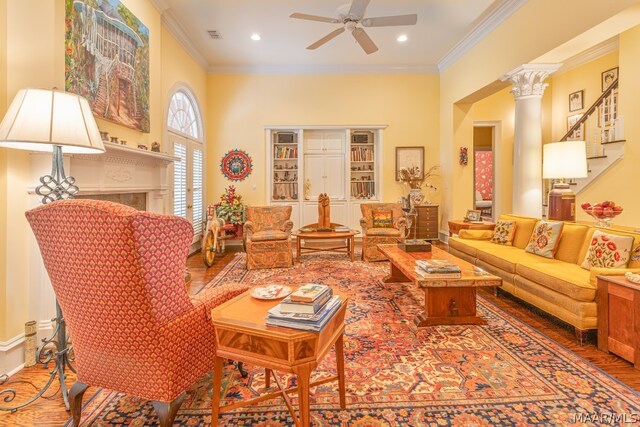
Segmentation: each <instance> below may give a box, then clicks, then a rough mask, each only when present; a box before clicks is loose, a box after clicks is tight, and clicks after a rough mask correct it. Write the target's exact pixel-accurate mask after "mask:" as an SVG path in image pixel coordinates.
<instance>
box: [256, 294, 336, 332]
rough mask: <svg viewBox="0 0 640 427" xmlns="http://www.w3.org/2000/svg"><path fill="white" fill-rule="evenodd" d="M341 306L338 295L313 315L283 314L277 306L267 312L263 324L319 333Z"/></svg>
mask: <svg viewBox="0 0 640 427" xmlns="http://www.w3.org/2000/svg"><path fill="white" fill-rule="evenodd" d="M341 305H342V299H341V298H340V296H338V295H334V296H332V297H331V298H330V299H329V301H328V302H327V303H326V304H325V305H324V306H322V308H321V310H320V311H318V312H317V313H315V314H304V313H283V312H281V311H280V304H278V305H276V306H275V307H273V308H272V309H270V310H269V314H268V315H267V318H266V319H265V324H266V325H267V326H280V327H285V328H293V329H301V330H304V331H311V332H320V331H321V330H322V328H323V327H324V326H325V325H326V324H327V323H328V322H329V320H331V318H332V317H333V315H334V314H335V313H336V312H337V311H338V309H340V306H341Z"/></svg>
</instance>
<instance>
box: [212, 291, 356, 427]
mask: <svg viewBox="0 0 640 427" xmlns="http://www.w3.org/2000/svg"><path fill="white" fill-rule="evenodd" d="M334 293H335V294H336V295H340V296H341V297H342V306H341V307H340V308H339V309H338V311H337V313H335V314H334V315H333V318H332V319H331V320H329V322H328V323H327V324H326V325H325V327H324V329H323V330H322V331H321V332H319V333H315V332H307V331H302V330H298V329H291V328H280V327H274V326H266V325H265V323H264V321H265V318H266V317H267V311H268V310H269V309H270V308H272V307H274V306H275V305H276V304H278V303H279V300H278V301H264V300H258V299H255V298H253V297H251V295H250V291H247V292H245V293H243V294H242V295H239V296H237V297H235V298H234V299H232V300H229V301H227V302H226V303H224V304H222V305H219V306H218V307H216V308H214V309H212V310H211V317H212V321H213V326H214V328H215V330H216V342H217V344H218V346H217V351H216V361H215V366H214V370H213V401H212V404H211V406H212V416H211V425H212V426H214V427H215V426H217V425H218V415H219V414H220V413H223V412H228V411H230V410H232V409H235V408H240V407H243V406H246V405H250V404H253V403H257V402H262V401H264V400H268V399H273V398H274V397H277V396H281V397H282V398H283V399H284V401H285V404H286V405H287V408H288V409H289V412H291V416H292V417H293V419H294V420H295V425H296V426H301V427H308V426H309V422H310V414H309V406H310V399H309V388H310V387H315V386H317V385H320V384H325V383H328V382H332V381H336V380H337V381H338V391H339V394H340V407H341V408H342V409H345V407H346V403H345V378H344V349H343V334H344V318H345V314H346V311H347V297H346V296H345V295H342V294H339V293H337V292H334ZM331 347H335V351H336V365H337V375H335V376H332V377H329V378H324V379H322V380H319V381H315V382H313V383H312V382H311V381H310V376H311V372H312V371H313V370H314V369H315V368H316V367H317V366H318V364H319V363H320V362H321V361H322V359H324V357H325V355H326V354H327V353H328V352H329V350H331ZM226 359H232V360H237V361H239V362H244V363H248V364H252V365H256V366H261V367H263V368H265V387H266V389H268V388H269V387H270V386H271V376H272V375H273V378H274V380H275V382H276V385H277V386H278V388H279V391H275V392H271V393H266V394H263V395H262V396H259V397H257V398H255V399H251V400H246V401H240V402H236V403H233V404H230V405H226V406H222V407H221V406H220V400H221V399H222V398H223V396H221V395H220V394H221V391H222V365H223V362H224V361H225V360H226ZM273 371H279V372H286V373H293V374H295V375H296V376H297V378H298V387H294V388H290V389H284V388H283V387H282V386H281V384H280V382H279V381H278V378H277V377H276V376H275V374H274V372H273ZM294 391H297V392H298V400H299V402H300V403H299V406H300V408H299V412H300V416H299V418H298V417H296V415H295V410H294V408H293V405H292V403H291V399H290V398H289V396H288V395H287V393H291V392H294Z"/></svg>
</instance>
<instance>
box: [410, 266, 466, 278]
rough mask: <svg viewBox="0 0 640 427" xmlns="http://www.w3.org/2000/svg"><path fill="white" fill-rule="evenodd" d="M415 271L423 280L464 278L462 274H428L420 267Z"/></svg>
mask: <svg viewBox="0 0 640 427" xmlns="http://www.w3.org/2000/svg"><path fill="white" fill-rule="evenodd" d="M413 271H414V272H415V273H416V274H417V275H418V276H420V277H421V278H423V279H459V278H461V277H462V273H461V272H451V273H427V272H426V271H424V270H423V269H422V268H420V267H416V268H414V269H413Z"/></svg>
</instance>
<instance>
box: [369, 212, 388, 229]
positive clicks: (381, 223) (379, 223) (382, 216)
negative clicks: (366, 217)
mask: <svg viewBox="0 0 640 427" xmlns="http://www.w3.org/2000/svg"><path fill="white" fill-rule="evenodd" d="M373 228H393V211H391V210H384V211H373Z"/></svg>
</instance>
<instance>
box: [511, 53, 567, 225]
mask: <svg viewBox="0 0 640 427" xmlns="http://www.w3.org/2000/svg"><path fill="white" fill-rule="evenodd" d="M560 66H561V64H524V65H521V66H519V67H518V68H516V69H515V70H513V71H510V72H509V73H507V74H506V75H505V76H504V77H502V80H503V81H505V80H509V81H510V82H511V83H512V84H513V89H511V93H512V94H513V96H514V97H515V100H516V108H515V118H514V144H513V145H514V147H513V207H512V212H513V213H514V214H517V215H526V216H534V217H537V218H541V217H542V94H543V93H544V90H545V89H546V87H547V86H548V83H543V81H544V80H545V79H546V78H547V77H548V76H549V75H550V74H552V73H553V72H555V71H557V70H558V68H560Z"/></svg>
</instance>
